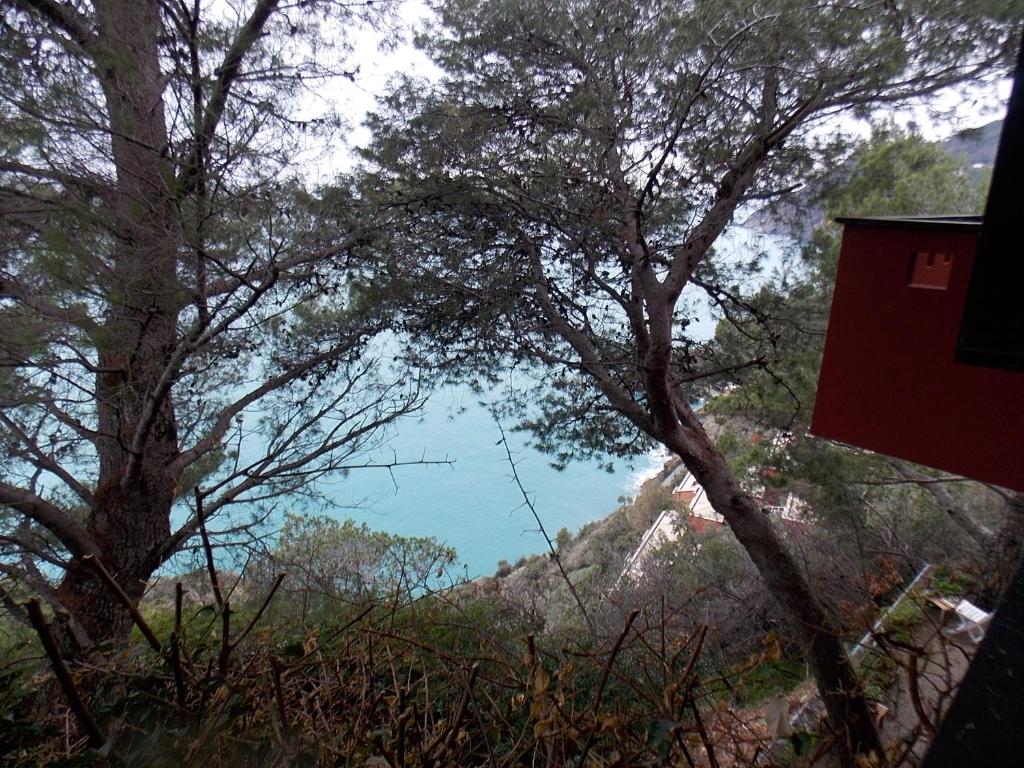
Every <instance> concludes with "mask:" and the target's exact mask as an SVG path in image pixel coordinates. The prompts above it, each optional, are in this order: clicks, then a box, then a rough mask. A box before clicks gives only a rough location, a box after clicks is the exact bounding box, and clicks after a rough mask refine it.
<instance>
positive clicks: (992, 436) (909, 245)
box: [811, 219, 1024, 490]
mask: <svg viewBox="0 0 1024 768" xmlns="http://www.w3.org/2000/svg"><path fill="white" fill-rule="evenodd" d="M844 223H845V225H846V226H845V232H844V235H843V245H842V250H841V252H840V257H839V269H838V273H837V276H836V286H835V296H834V298H833V301H832V312H831V315H830V317H829V325H828V334H827V337H826V342H825V356H824V359H823V361H822V367H821V373H820V377H819V380H818V395H817V402H816V403H815V410H814V417H813V420H812V425H811V431H812V432H814V433H815V434H817V435H820V436H822V437H827V438H832V439H834V440H839V441H842V442H845V443H849V444H851V445H855V446H859V447H862V448H867V449H870V450H872V451H877V452H880V453H885V454H888V455H891V456H898V457H900V458H904V459H908V460H910V461H914V462H917V463H920V464H925V465H928V466H932V467H936V468H938V469H943V470H946V471H948V472H952V473H955V474H960V475H964V476H966V477H971V478H975V479H978V480H983V481H986V482H991V483H996V484H998V485H1002V486H1007V487H1010V488H1015V489H1017V490H1024V373H1020V372H1012V371H1006V370H997V369H991V368H983V367H977V366H969V365H962V364H957V363H956V362H954V355H955V350H956V342H957V335H958V333H959V329H960V319H961V315H962V313H963V307H964V301H965V298H966V293H967V285H968V280H969V278H970V273H971V267H972V264H973V260H974V254H975V249H976V245H977V236H978V232H979V224H978V222H977V221H976V220H975V221H968V220H959V221H957V220H934V219H933V220H879V219H875V220H870V219H865V220H847V221H846V222H844ZM950 257H951V258H950ZM1020 311H1024V286H1021V307H1020Z"/></svg>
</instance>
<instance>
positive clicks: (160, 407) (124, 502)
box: [57, 0, 183, 642]
mask: <svg viewBox="0 0 1024 768" xmlns="http://www.w3.org/2000/svg"><path fill="white" fill-rule="evenodd" d="M95 10H96V51H95V53H94V59H95V63H96V74H97V77H98V78H99V81H100V84H101V86H102V88H103V94H104V99H105V103H106V110H107V115H108V119H109V122H110V136H111V139H110V142H111V143H110V150H111V157H112V159H113V164H114V169H115V171H116V180H117V183H116V194H115V195H114V197H113V199H112V201H111V203H110V205H111V209H110V215H111V220H112V227H111V233H112V238H113V243H112V251H111V258H110V269H109V272H108V273H107V274H104V275H103V276H101V280H103V281H105V282H104V283H103V284H104V289H105V298H106V304H107V309H106V316H105V319H104V324H103V328H102V330H101V331H100V332H99V333H97V334H96V337H95V339H94V341H95V343H96V350H97V359H98V361H99V367H98V372H97V374H96V417H97V418H96V421H97V425H98V433H99V435H100V437H99V438H98V439H97V441H96V450H97V454H98V459H99V476H98V482H97V487H96V491H95V492H94V498H95V503H94V505H93V508H92V509H91V510H90V513H89V518H88V520H87V522H86V526H87V530H88V533H89V535H90V536H91V537H92V539H93V540H94V541H95V543H96V545H97V547H98V549H99V551H100V553H101V560H102V562H103V565H104V566H105V568H106V569H107V571H108V572H109V573H110V574H111V575H112V576H113V577H114V578H115V580H116V581H117V582H118V584H119V585H120V586H121V587H122V589H123V590H124V592H125V594H126V595H128V597H129V598H130V599H131V600H133V601H135V602H137V601H138V600H139V599H140V598H141V597H142V594H143V591H144V589H145V584H146V582H147V581H148V579H149V577H150V576H151V575H152V573H153V571H154V570H155V569H156V567H157V566H158V565H159V562H157V561H156V559H155V558H154V556H153V554H152V553H153V552H154V551H155V549H156V548H157V546H158V545H159V544H161V543H162V542H164V541H166V540H167V538H168V537H169V536H170V512H171V506H172V504H173V502H174V488H175V478H174V477H173V476H171V474H170V472H169V469H168V466H169V465H170V463H171V461H172V460H173V459H174V458H175V457H176V456H177V454H178V438H177V426H176V417H175V413H174V407H173V403H172V400H171V393H170V390H169V388H168V387H162V386H161V382H162V380H163V377H164V375H165V372H166V370H167V366H168V365H169V363H170V360H171V358H172V355H173V352H174V349H175V346H176V344H177V342H178V339H177V331H176V328H177V321H178V314H179V313H180V311H181V307H182V304H183V301H182V291H181V286H180V284H179V282H178V276H177V248H176V243H177V242H178V240H179V238H178V237H177V236H176V233H177V217H176V214H175V194H176V193H175V189H174V185H175V178H174V173H173V166H172V164H171V162H170V161H169V159H168V155H167V152H168V145H169V142H168V133H167V125H166V120H165V115H164V99H163V93H164V86H165V84H164V79H163V77H162V75H161V71H160V52H159V45H158V41H159V39H160V37H161V35H162V24H161V20H160V11H159V7H158V5H157V3H155V2H153V1H152V0H96V3H95ZM57 594H58V599H59V600H60V601H61V602H62V604H63V605H64V606H65V607H66V608H67V609H68V610H69V611H70V612H71V613H72V614H73V615H74V616H75V617H76V618H77V619H78V621H79V623H80V624H81V625H82V626H83V627H84V628H85V630H86V632H87V633H88V634H89V637H90V639H91V640H92V641H93V642H96V641H101V640H107V639H116V638H123V637H125V636H126V635H127V633H128V632H129V631H130V629H131V620H130V616H129V614H128V612H127V611H126V610H125V608H124V606H123V605H122V604H121V602H120V601H119V600H118V599H117V597H116V596H115V595H114V594H113V593H112V592H111V590H110V589H109V588H108V587H107V586H105V585H104V584H103V583H102V582H101V581H100V580H99V579H98V577H97V576H96V575H95V574H94V572H93V571H92V569H90V568H89V567H87V565H86V564H84V563H82V562H81V561H79V560H72V562H71V563H70V565H69V567H68V569H67V573H66V574H65V577H64V579H63V581H62V583H61V585H60V587H59V588H58V593H57Z"/></svg>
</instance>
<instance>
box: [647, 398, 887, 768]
mask: <svg viewBox="0 0 1024 768" xmlns="http://www.w3.org/2000/svg"><path fill="white" fill-rule="evenodd" d="M680 420H681V421H683V423H682V424H681V428H679V429H676V430H673V431H672V432H671V433H669V434H668V435H666V436H665V437H666V439H665V440H664V443H665V445H666V446H667V447H668V448H669V449H670V450H671V451H673V452H674V453H676V454H677V455H678V456H679V457H680V458H681V459H682V460H683V462H684V463H685V464H686V467H687V469H689V470H690V471H691V472H692V473H693V475H694V477H696V479H697V481H698V482H699V483H700V484H701V485H702V486H703V487H704V490H705V492H706V493H707V496H708V500H709V501H710V502H711V504H712V506H713V507H714V509H715V511H716V512H718V513H719V514H720V515H722V516H723V517H724V518H725V521H726V523H728V525H729V528H730V529H732V532H733V534H735V536H736V538H737V540H738V541H739V542H740V544H741V545H742V546H743V548H744V549H745V550H746V552H747V554H748V555H749V556H750V559H751V560H752V561H753V562H754V565H755V566H756V567H757V570H758V572H759V573H760V575H761V578H763V579H764V581H765V584H766V585H767V587H768V590H769V591H770V592H771V594H772V596H773V597H774V598H775V600H776V601H777V602H778V603H779V605H780V606H781V607H782V609H783V610H784V611H785V612H786V614H787V616H788V617H789V619H790V620H791V621H792V622H793V627H794V629H795V631H796V634H797V636H798V637H799V638H800V640H801V642H802V644H803V646H804V650H805V653H806V654H807V659H808V661H809V662H810V665H811V669H812V671H813V673H814V677H815V679H816V681H817V684H818V692H819V693H820V695H821V698H822V701H823V702H824V704H825V709H826V711H827V712H828V716H829V720H830V721H831V723H832V725H833V727H834V728H836V729H837V731H839V733H840V734H841V739H842V741H841V744H842V745H843V747H844V749H843V760H844V764H847V765H852V764H853V763H854V758H853V755H868V754H871V753H875V754H876V755H878V756H881V755H882V754H883V750H882V743H881V739H880V738H879V736H878V731H877V730H876V728H875V726H874V722H873V721H872V719H871V716H870V712H869V710H868V706H867V701H866V699H865V698H864V694H863V691H862V689H861V685H860V681H859V680H858V678H857V674H856V672H855V671H854V669H853V665H852V664H851V662H850V659H849V657H848V656H847V654H846V651H845V649H844V648H843V645H842V642H841V640H840V639H839V636H838V633H837V632H836V630H835V628H834V627H833V625H832V623H831V621H830V620H829V618H828V617H827V616H826V614H825V611H824V610H823V608H822V606H821V604H820V603H819V602H818V600H817V599H816V598H815V596H814V593H813V592H812V590H811V586H810V584H809V583H808V582H807V579H806V578H804V575H803V573H802V572H801V571H800V568H799V566H798V565H797V563H796V561H795V560H794V559H793V556H792V555H791V554H790V552H789V551H788V550H787V549H786V547H785V545H784V544H783V542H782V540H781V539H780V537H779V535H778V533H777V531H776V530H775V528H774V526H773V525H772V523H771V520H770V519H769V518H768V516H767V515H765V514H764V513H763V512H762V511H761V509H760V507H759V505H758V504H757V502H756V501H755V500H754V498H753V497H752V496H751V495H750V494H749V493H747V492H745V491H744V490H743V489H742V488H741V487H740V485H739V482H738V481H737V479H736V477H735V475H734V474H733V472H732V470H731V469H730V468H729V467H728V465H727V464H726V462H725V458H724V457H723V456H722V454H721V453H720V452H719V451H718V449H717V448H716V447H715V445H714V443H712V441H711V439H710V438H709V437H708V436H707V433H706V432H705V431H704V429H703V427H702V426H701V424H700V422H699V421H698V420H697V419H696V417H695V416H693V415H692V413H689V418H688V419H687V416H686V414H681V415H680Z"/></svg>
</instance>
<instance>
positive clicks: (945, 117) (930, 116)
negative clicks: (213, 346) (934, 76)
mask: <svg viewBox="0 0 1024 768" xmlns="http://www.w3.org/2000/svg"><path fill="white" fill-rule="evenodd" d="M429 16H430V10H429V9H428V8H427V6H426V4H425V3H424V2H422V0H400V2H399V3H397V12H396V17H397V19H398V21H399V23H400V25H401V27H402V28H403V30H402V32H403V35H404V41H403V42H402V43H401V44H400V45H398V46H397V47H395V48H393V49H392V50H388V51H383V50H381V48H380V41H381V39H382V36H381V35H380V34H379V33H378V32H375V31H374V30H371V29H364V30H360V31H359V32H357V34H356V35H355V38H356V39H355V45H354V49H353V51H352V55H351V57H350V58H349V62H348V66H350V67H358V73H357V74H356V76H355V78H354V80H353V81H352V82H350V81H349V80H346V79H342V78H339V79H338V80H336V81H335V82H334V83H332V84H331V85H329V86H327V87H325V88H324V89H323V90H322V91H321V92H320V93H318V94H317V95H316V99H314V100H312V101H311V103H310V105H309V106H310V111H311V112H316V111H319V109H323V108H324V107H325V105H327V104H329V105H331V106H333V107H334V108H335V109H336V110H338V112H339V113H341V114H343V115H347V116H348V119H349V121H350V124H351V126H352V129H351V131H350V133H349V136H348V146H347V147H336V146H335V147H330V148H322V151H321V152H314V154H319V155H320V157H319V158H318V160H317V161H316V171H315V172H314V178H315V180H316V181H327V180H328V179H329V178H330V177H331V176H332V175H334V174H335V173H338V172H344V171H348V170H351V168H352V167H353V165H354V163H355V161H356V158H355V155H354V153H353V152H351V151H350V149H349V148H348V147H351V146H364V145H365V144H366V143H367V142H368V141H369V138H370V136H369V132H368V131H367V129H366V128H365V126H364V125H363V121H364V119H365V117H366V115H367V113H368V112H370V111H372V110H373V108H374V105H375V103H376V99H377V97H378V95H380V94H383V93H384V92H385V89H386V87H387V84H388V81H389V80H390V78H391V77H393V76H394V75H396V74H400V73H413V74H415V75H418V76H432V77H436V76H438V75H439V74H440V71H439V70H438V69H437V68H436V67H435V66H434V64H433V63H432V62H431V61H430V59H429V58H427V56H426V55H424V54H423V53H422V52H421V51H419V50H417V49H416V48H415V47H414V46H413V45H412V42H411V37H412V31H413V30H414V29H416V28H418V27H420V26H422V25H423V23H424V22H425V21H426V20H427V19H428V18H429ZM1010 86H1011V80H1010V79H1009V78H1002V79H994V78H993V79H990V80H989V81H987V82H983V83H978V84H977V85H975V86H972V87H971V88H969V89H966V90H967V93H966V94H965V93H963V92H954V91H952V90H950V91H947V92H943V93H940V94H938V95H937V96H933V97H931V98H930V99H929V100H928V101H927V102H922V103H920V104H918V105H916V106H912V107H905V108H901V109H899V110H897V111H894V112H893V113H892V114H891V115H890V117H891V118H892V119H893V120H894V121H895V122H896V123H897V124H899V125H901V126H903V127H907V126H908V125H909V124H911V123H914V124H916V126H917V130H918V131H919V132H920V133H921V134H922V135H923V136H924V137H925V138H927V139H930V140H933V141H934V140H938V139H944V138H946V137H948V136H950V135H952V134H953V133H956V132H958V131H961V130H964V129H967V128H974V127H977V126H980V125H984V124H985V123H988V122H991V121H992V120H995V119H998V118H1000V117H1002V116H1003V111H1004V109H1005V104H1006V101H1007V99H1008V98H1009V95H1010ZM317 102H319V105H318V104H317ZM837 128H838V129H840V130H843V131H849V132H854V133H858V134H860V135H862V136H867V135H868V134H869V132H870V127H869V125H868V124H867V123H866V122H863V121H856V120H854V119H852V118H848V117H844V118H840V119H839V120H838V121H837V123H836V124H835V125H834V126H831V127H825V128H823V130H824V131H826V132H832V131H834V130H836V129H837Z"/></svg>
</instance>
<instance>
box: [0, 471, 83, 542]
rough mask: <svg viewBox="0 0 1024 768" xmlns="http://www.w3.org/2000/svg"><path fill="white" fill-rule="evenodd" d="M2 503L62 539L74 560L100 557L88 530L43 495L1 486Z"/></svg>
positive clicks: (9, 486) (0, 498)
mask: <svg viewBox="0 0 1024 768" xmlns="http://www.w3.org/2000/svg"><path fill="white" fill-rule="evenodd" d="M0 504H3V505H4V506H7V507H10V508H11V509H13V510H15V511H16V512H20V513H21V514H23V515H25V516H27V517H29V518H31V519H33V520H35V521H36V522H37V523H39V524H40V525H41V526H43V527H44V528H46V529H47V530H48V531H50V533H52V534H53V535H54V536H56V537H57V538H58V539H60V541H61V543H62V544H63V545H64V546H66V547H67V548H68V551H70V552H71V554H72V555H74V556H75V557H85V556H86V555H96V556H99V554H100V551H99V548H98V547H97V546H96V543H95V542H94V541H93V540H92V539H91V538H90V537H89V534H88V533H86V531H85V529H84V528H82V526H80V525H79V524H78V523H76V522H75V521H74V520H72V519H71V518H70V517H68V516H67V515H66V514H65V513H64V511H63V510H61V509H59V508H58V507H57V506H55V505H54V504H52V503H51V502H49V501H47V500H46V499H44V498H42V497H41V496H37V495H36V494H34V493H32V492H31V491H27V490H25V489H24V488H18V487H16V486H13V485H8V484H7V483H0Z"/></svg>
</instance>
